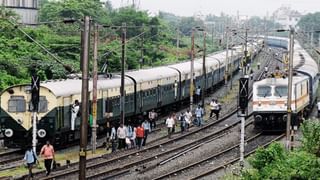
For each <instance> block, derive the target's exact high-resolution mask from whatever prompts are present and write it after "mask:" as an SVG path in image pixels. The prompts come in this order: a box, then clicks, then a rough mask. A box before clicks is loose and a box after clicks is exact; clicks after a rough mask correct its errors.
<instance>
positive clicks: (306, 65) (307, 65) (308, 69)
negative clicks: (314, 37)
mask: <svg viewBox="0 0 320 180" xmlns="http://www.w3.org/2000/svg"><path fill="white" fill-rule="evenodd" d="M293 60H294V61H293V62H294V63H293V67H296V70H297V71H298V72H300V73H303V74H308V75H310V76H311V77H313V78H314V77H315V76H317V74H318V72H319V70H318V64H317V63H316V61H315V60H314V59H313V58H312V57H311V56H310V55H309V54H308V52H307V51H306V50H305V49H303V48H302V47H301V46H300V44H299V43H298V42H296V43H295V47H294V55H293Z"/></svg>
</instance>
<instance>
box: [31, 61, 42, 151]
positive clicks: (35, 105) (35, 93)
mask: <svg viewBox="0 0 320 180" xmlns="http://www.w3.org/2000/svg"><path fill="white" fill-rule="evenodd" d="M39 98H40V78H39V76H38V75H37V73H36V70H35V67H34V69H33V70H32V73H31V103H32V148H33V152H37V143H38V140H37V131H38V130H37V113H38V110H39Z"/></svg>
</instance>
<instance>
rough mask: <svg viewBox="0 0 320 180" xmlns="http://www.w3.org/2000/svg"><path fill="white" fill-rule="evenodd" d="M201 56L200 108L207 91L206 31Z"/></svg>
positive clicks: (204, 31)
mask: <svg viewBox="0 0 320 180" xmlns="http://www.w3.org/2000/svg"><path fill="white" fill-rule="evenodd" d="M202 52H203V54H202V71H203V77H204V80H203V82H202V83H203V84H202V89H203V90H202V107H203V108H204V98H205V97H206V96H205V93H206V90H207V72H206V30H205V29H203V51H202Z"/></svg>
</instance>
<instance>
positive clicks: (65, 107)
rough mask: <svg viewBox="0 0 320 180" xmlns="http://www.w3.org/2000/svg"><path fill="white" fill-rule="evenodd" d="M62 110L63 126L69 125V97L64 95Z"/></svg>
mask: <svg viewBox="0 0 320 180" xmlns="http://www.w3.org/2000/svg"><path fill="white" fill-rule="evenodd" d="M62 109H63V110H62V111H63V117H62V121H63V123H62V124H63V127H64V128H67V127H70V126H71V117H70V115H71V98H70V97H65V98H63V107H62Z"/></svg>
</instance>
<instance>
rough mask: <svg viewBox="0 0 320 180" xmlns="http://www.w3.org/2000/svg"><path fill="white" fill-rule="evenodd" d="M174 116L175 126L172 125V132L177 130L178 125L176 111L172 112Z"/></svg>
mask: <svg viewBox="0 0 320 180" xmlns="http://www.w3.org/2000/svg"><path fill="white" fill-rule="evenodd" d="M172 118H173V126H172V129H171V130H172V133H174V132H176V125H177V119H178V117H177V114H176V113H175V112H174V113H172Z"/></svg>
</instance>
